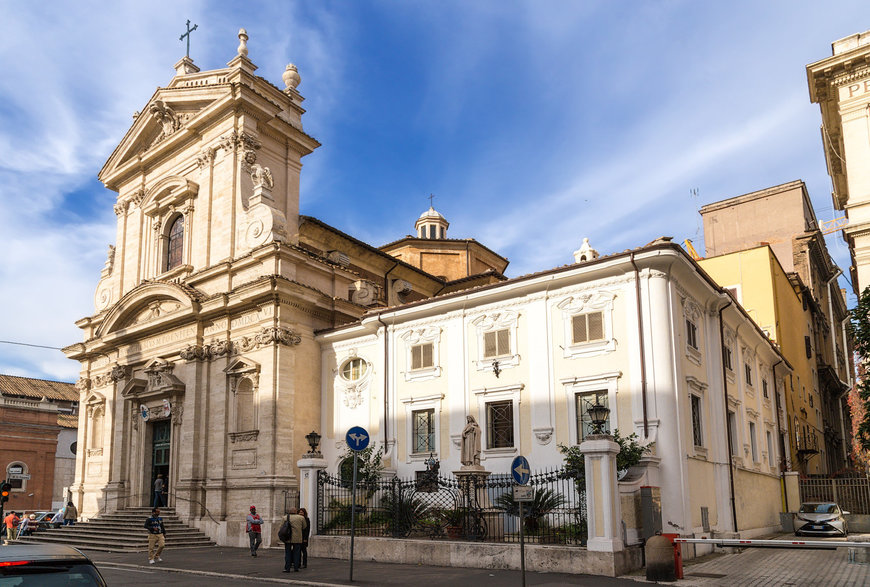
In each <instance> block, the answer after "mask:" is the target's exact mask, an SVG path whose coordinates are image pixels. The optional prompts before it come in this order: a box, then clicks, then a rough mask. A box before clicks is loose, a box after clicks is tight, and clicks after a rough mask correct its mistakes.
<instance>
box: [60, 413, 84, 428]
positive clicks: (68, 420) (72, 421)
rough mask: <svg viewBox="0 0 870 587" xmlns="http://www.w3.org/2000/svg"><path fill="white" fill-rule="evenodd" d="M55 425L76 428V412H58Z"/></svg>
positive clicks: (77, 424) (77, 419)
mask: <svg viewBox="0 0 870 587" xmlns="http://www.w3.org/2000/svg"><path fill="white" fill-rule="evenodd" d="M57 425H58V426H60V427H61V428H78V427H79V417H78V416H77V415H76V414H58V415H57Z"/></svg>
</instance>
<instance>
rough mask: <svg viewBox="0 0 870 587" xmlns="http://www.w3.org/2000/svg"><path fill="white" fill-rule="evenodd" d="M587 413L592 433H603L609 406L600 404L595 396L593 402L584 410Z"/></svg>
mask: <svg viewBox="0 0 870 587" xmlns="http://www.w3.org/2000/svg"><path fill="white" fill-rule="evenodd" d="M586 413H587V414H589V419H590V420H591V421H592V433H593V434H604V425H605V424H606V423H607V416H608V415H609V414H610V408H608V407H607V406H602V405H601V404H600V403H599V401H598V398H595V404H594V405H590V406H589V408H588V409H587V410H586Z"/></svg>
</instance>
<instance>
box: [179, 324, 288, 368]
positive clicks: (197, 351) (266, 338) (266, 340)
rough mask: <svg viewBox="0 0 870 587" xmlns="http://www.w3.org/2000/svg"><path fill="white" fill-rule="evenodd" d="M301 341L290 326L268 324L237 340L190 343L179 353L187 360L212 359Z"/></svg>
mask: <svg viewBox="0 0 870 587" xmlns="http://www.w3.org/2000/svg"><path fill="white" fill-rule="evenodd" d="M301 342H302V337H301V336H299V335H298V334H297V333H296V332H294V331H293V330H290V329H289V328H285V327H283V326H267V327H265V328H263V329H262V330H260V332H258V333H257V334H254V335H252V336H242V337H239V338H237V339H235V340H226V339H214V340H212V341H211V342H210V343H209V344H205V345H194V344H189V345H187V346H186V347H184V348H183V349H181V351H179V355H180V356H181V358H182V359H184V360H185V361H211V360H213V359H216V358H219V357H223V356H233V355H238V354H241V353H245V352H248V351H250V350H253V349H256V348H259V347H263V346H268V345H270V344H282V345H285V346H296V345H298V344H300V343H301Z"/></svg>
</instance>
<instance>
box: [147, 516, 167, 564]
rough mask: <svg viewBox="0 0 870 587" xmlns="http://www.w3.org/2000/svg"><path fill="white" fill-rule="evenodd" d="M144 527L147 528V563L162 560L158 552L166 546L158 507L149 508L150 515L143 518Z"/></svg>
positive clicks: (164, 531)
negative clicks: (145, 518)
mask: <svg viewBox="0 0 870 587" xmlns="http://www.w3.org/2000/svg"><path fill="white" fill-rule="evenodd" d="M145 529H146V530H148V563H149V564H152V565H153V564H154V563H155V562H163V559H162V558H160V553H162V552H163V547H164V546H166V528H164V527H163V518H161V517H160V508H154V509H153V510H151V517H150V518H148V519H147V520H145Z"/></svg>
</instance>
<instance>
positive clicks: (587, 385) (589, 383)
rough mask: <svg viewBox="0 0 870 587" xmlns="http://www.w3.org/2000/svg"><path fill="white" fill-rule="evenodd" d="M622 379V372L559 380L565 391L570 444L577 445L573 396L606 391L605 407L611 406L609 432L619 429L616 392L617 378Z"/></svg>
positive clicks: (575, 412)
mask: <svg viewBox="0 0 870 587" xmlns="http://www.w3.org/2000/svg"><path fill="white" fill-rule="evenodd" d="M620 377H622V371H610V372H606V373H599V374H597V375H588V376H584V377H568V378H565V379H560V380H559V383H561V384H562V387H563V389H564V390H565V398H566V401H567V404H568V410H567V412H568V431H569V434H570V438H571V444H573V445H576V444H577V402H576V401H575V400H574V396H575V395H577V394H578V393H590V392H593V391H601V390H607V405H608V406H611V409H610V414H609V415H608V417H609V419H610V430H611V432H612V431H613V430H616V429H617V428H619V418H618V415H619V410H617V409H616V392H617V391H618V389H619V378H620Z"/></svg>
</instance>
